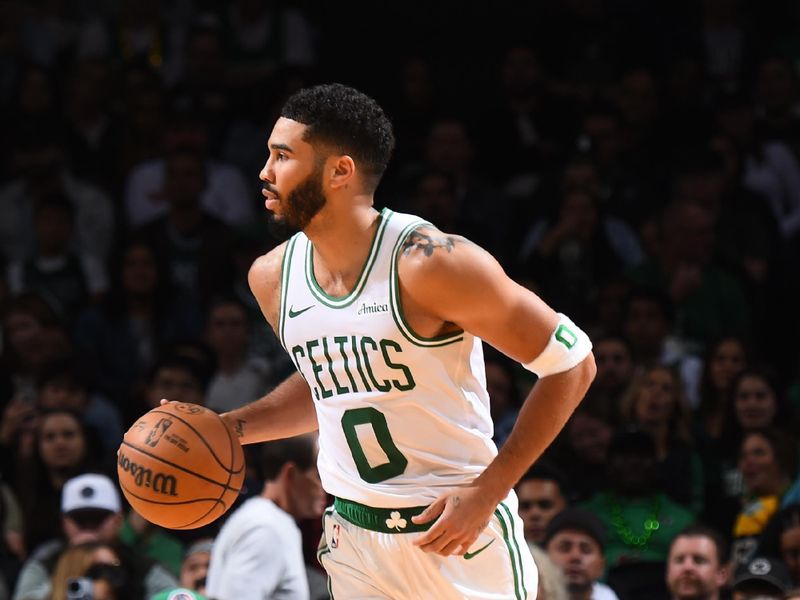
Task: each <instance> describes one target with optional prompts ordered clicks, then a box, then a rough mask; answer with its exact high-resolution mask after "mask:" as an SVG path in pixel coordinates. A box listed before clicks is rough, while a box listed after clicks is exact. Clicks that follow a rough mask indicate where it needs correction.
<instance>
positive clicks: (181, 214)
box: [136, 148, 234, 308]
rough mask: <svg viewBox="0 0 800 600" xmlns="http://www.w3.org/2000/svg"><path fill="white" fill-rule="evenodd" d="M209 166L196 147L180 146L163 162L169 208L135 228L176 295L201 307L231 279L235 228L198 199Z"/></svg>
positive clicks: (229, 283)
mask: <svg viewBox="0 0 800 600" xmlns="http://www.w3.org/2000/svg"><path fill="white" fill-rule="evenodd" d="M206 169H207V167H206V166H205V163H204V162H203V159H202V157H200V156H199V155H198V154H197V153H196V152H195V151H193V150H191V149H186V148H178V149H176V150H175V151H173V152H172V153H171V154H170V155H169V156H168V157H167V159H166V162H165V179H164V194H165V199H166V201H167V207H168V210H167V211H166V214H164V215H163V216H159V217H157V218H155V219H154V220H151V221H148V222H147V223H146V224H145V225H143V226H142V227H140V228H139V229H138V230H136V235H138V236H141V237H142V238H143V239H144V240H146V241H147V242H148V243H149V244H150V245H151V246H152V247H153V248H155V250H156V252H157V254H158V256H159V259H160V260H163V261H164V262H165V264H166V265H167V269H168V273H169V281H170V283H171V285H172V292H173V293H174V294H175V298H176V300H177V301H178V302H181V303H187V304H190V303H197V302H198V299H199V301H200V305H201V306H202V307H203V308H205V307H206V306H207V304H208V302H209V301H210V300H211V298H212V297H213V296H214V295H216V294H219V293H220V292H225V291H230V286H231V285H232V283H233V274H234V268H233V261H232V254H233V233H232V230H231V228H230V227H229V226H228V225H226V224H225V223H223V222H222V221H221V220H219V219H218V218H217V217H215V216H214V215H213V214H212V213H211V212H209V211H208V210H207V209H206V208H205V207H204V206H203V204H202V193H203V189H204V187H205V185H206V180H207V176H208V174H207V171H206Z"/></svg>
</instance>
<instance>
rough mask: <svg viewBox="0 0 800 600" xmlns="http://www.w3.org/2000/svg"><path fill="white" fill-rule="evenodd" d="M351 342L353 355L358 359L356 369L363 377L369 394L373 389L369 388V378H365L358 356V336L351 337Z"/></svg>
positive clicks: (362, 379)
mask: <svg viewBox="0 0 800 600" xmlns="http://www.w3.org/2000/svg"><path fill="white" fill-rule="evenodd" d="M350 340H351V343H352V348H353V354H354V355H355V357H356V367H357V368H358V374H359V375H361V381H362V383H363V384H364V387H365V388H367V391H368V392H371V391H372V388H371V387H370V386H369V382H368V381H367V378H366V377H364V371H362V370H361V359H360V358H359V356H358V344H357V343H356V336H351V338H350Z"/></svg>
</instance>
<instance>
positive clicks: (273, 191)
mask: <svg viewBox="0 0 800 600" xmlns="http://www.w3.org/2000/svg"><path fill="white" fill-rule="evenodd" d="M261 187H262V188H264V189H265V190H267V191H268V192H269V193H270V194H275V196H276V197H277V196H278V192H277V190H276V189H275V188H274V187H272V185H271V184H270V183H269V182H267V181H265V182H263V183H262V184H261Z"/></svg>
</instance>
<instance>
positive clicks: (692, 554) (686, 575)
mask: <svg viewBox="0 0 800 600" xmlns="http://www.w3.org/2000/svg"><path fill="white" fill-rule="evenodd" d="M727 564H728V552H727V545H726V544H725V540H724V538H723V537H722V536H721V535H720V534H719V533H718V532H716V531H714V530H713V529H709V528H708V527H705V526H702V525H690V526H689V527H686V528H685V529H683V530H682V531H680V532H679V533H678V535H676V536H675V538H674V539H673V540H672V543H671V544H670V547H669V558H668V559H667V587H669V591H670V598H671V600H720V596H721V592H722V590H723V589H724V588H725V586H726V584H727V581H728V568H727Z"/></svg>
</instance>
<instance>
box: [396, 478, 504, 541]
mask: <svg viewBox="0 0 800 600" xmlns="http://www.w3.org/2000/svg"><path fill="white" fill-rule="evenodd" d="M496 507H497V505H496V503H495V502H493V501H492V500H491V495H490V494H486V493H485V491H483V490H481V489H480V487H478V486H476V485H474V484H473V485H469V486H465V487H460V488H458V489H455V490H453V491H452V492H448V493H446V494H444V495H442V496H440V497H439V498H437V499H436V500H435V501H434V503H433V504H431V505H430V506H429V507H428V508H426V509H425V510H424V511H422V512H421V513H420V514H418V515H417V516H416V517H412V518H411V520H412V521H413V522H414V523H416V524H417V525H419V524H422V523H427V522H428V521H432V520H433V519H436V517H439V518H438V519H437V521H436V523H434V524H433V526H432V527H431V528H430V529H429V530H428V531H426V532H425V533H424V534H422V535H420V536H419V538H417V539H416V540H415V541H414V545H416V546H419V547H420V548H421V549H422V550H424V551H425V552H433V553H435V554H441V555H442V556H450V555H452V554H456V555H461V554H464V553H465V552H467V551H468V550H469V548H470V546H472V544H473V543H474V542H475V540H476V539H478V536H479V535H480V534H481V532H482V531H483V530H484V529H486V526H487V525H488V524H489V519H490V518H491V516H492V513H494V510H495V508H496Z"/></svg>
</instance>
